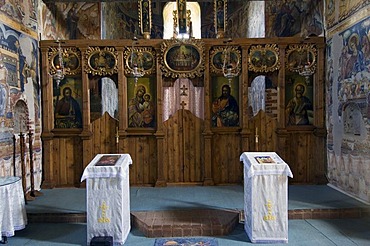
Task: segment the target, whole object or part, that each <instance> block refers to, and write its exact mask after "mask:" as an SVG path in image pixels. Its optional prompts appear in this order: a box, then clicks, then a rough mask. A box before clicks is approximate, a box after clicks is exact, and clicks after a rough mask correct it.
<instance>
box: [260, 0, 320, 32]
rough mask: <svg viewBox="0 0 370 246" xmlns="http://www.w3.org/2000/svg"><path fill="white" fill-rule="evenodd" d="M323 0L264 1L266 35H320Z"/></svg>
mask: <svg viewBox="0 0 370 246" xmlns="http://www.w3.org/2000/svg"><path fill="white" fill-rule="evenodd" d="M323 2H324V1H321V0H305V1H293V0H284V1H266V2H265V4H266V7H265V18H266V19H265V21H266V37H293V36H303V37H307V36H322V35H323V32H324V25H323V15H322V13H323V11H322V10H323Z"/></svg>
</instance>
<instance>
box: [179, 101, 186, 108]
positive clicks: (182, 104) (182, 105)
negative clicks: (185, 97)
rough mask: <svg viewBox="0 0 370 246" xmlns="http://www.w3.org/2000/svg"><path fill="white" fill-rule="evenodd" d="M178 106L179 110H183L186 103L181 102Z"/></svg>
mask: <svg viewBox="0 0 370 246" xmlns="http://www.w3.org/2000/svg"><path fill="white" fill-rule="evenodd" d="M180 105H181V109H184V108H185V105H186V103H185V102H184V101H182V102H181V103H180Z"/></svg>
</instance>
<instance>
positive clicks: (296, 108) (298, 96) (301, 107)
mask: <svg viewBox="0 0 370 246" xmlns="http://www.w3.org/2000/svg"><path fill="white" fill-rule="evenodd" d="M294 90H295V96H294V97H293V98H292V99H290V101H289V102H288V105H287V106H286V115H287V125H309V124H310V121H309V112H310V111H312V103H311V100H310V99H309V98H308V97H306V96H304V92H305V87H304V86H303V85H302V84H298V85H296V87H295V89H294Z"/></svg>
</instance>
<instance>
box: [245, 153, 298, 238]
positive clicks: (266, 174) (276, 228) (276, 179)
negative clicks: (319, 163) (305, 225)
mask: <svg viewBox="0 0 370 246" xmlns="http://www.w3.org/2000/svg"><path fill="white" fill-rule="evenodd" d="M240 161H242V162H243V164H244V217H245V218H244V219H245V222H244V229H245V231H246V233H247V235H248V237H249V239H250V240H251V242H252V243H288V178H287V177H291V178H292V177H293V174H292V172H291V170H290V168H289V166H288V165H287V164H286V163H285V162H284V161H283V160H282V159H281V158H280V157H279V156H278V155H277V154H276V153H275V152H244V153H242V155H241V156H240Z"/></svg>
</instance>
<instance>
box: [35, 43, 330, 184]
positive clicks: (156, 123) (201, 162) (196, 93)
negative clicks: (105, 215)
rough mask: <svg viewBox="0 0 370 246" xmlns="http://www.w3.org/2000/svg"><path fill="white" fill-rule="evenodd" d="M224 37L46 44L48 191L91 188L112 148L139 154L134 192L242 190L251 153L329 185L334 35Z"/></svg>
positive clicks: (299, 178) (300, 179)
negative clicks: (329, 63) (329, 49)
mask: <svg viewBox="0 0 370 246" xmlns="http://www.w3.org/2000/svg"><path fill="white" fill-rule="evenodd" d="M225 41H226V40H224V39H202V40H197V39H190V40H175V39H171V40H161V39H153V40H150V39H149V40H139V41H138V42H135V43H133V42H132V40H65V41H63V42H61V49H58V44H57V43H55V42H53V41H41V42H40V49H41V55H42V59H41V60H42V64H41V68H42V71H41V73H42V105H43V107H42V112H43V121H42V122H43V133H42V140H43V170H44V179H45V180H44V183H43V186H44V187H45V188H48V187H50V188H51V187H73V186H75V187H79V186H81V185H82V186H83V185H84V184H83V183H82V184H81V183H80V178H81V175H82V172H83V170H84V168H85V167H86V166H87V165H88V164H89V162H90V161H91V160H92V159H93V158H94V157H95V155H97V154H109V153H128V154H130V155H131V158H132V160H133V164H132V165H131V167H130V184H131V185H137V186H166V185H174V184H176V185H181V184H193V185H225V184H241V183H242V182H243V164H242V162H240V160H239V157H240V155H241V154H242V153H243V152H246V151H248V152H249V151H261V152H264V151H273V152H277V153H278V154H279V155H280V157H282V158H283V159H284V160H285V161H286V163H288V165H289V166H290V168H291V170H292V172H293V175H294V178H292V179H290V180H289V182H290V183H291V184H312V183H315V184H318V183H324V182H325V181H326V180H325V175H324V174H325V167H326V161H325V160H326V156H325V155H326V154H325V141H326V128H325V111H324V97H325V96H324V91H325V86H324V50H325V43H324V39H323V38H320V37H313V38H309V39H300V38H276V39H246V38H245V39H244V38H243V39H234V40H232V41H229V42H225ZM225 50H228V51H229V52H225ZM60 56H61V57H62V62H63V64H62V66H60V63H59V61H60V59H59V57H60ZM225 57H227V59H226V61H227V64H226V65H228V66H227V67H228V68H229V70H230V71H229V74H230V75H233V76H230V79H229V80H228V79H227V78H225V76H224V71H223V67H224V65H225V64H224V61H225ZM60 67H62V68H63V74H64V78H63V79H62V80H61V81H59V82H58V81H57V80H56V79H54V78H55V73H56V72H57V71H58V69H59V68H60ZM303 68H305V69H306V72H309V71H311V72H312V75H310V73H308V74H307V75H304V74H303V73H302V69H303ZM135 69H136V70H137V72H138V73H137V74H138V78H137V79H135V78H134V77H133V72H134V70H135Z"/></svg>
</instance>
